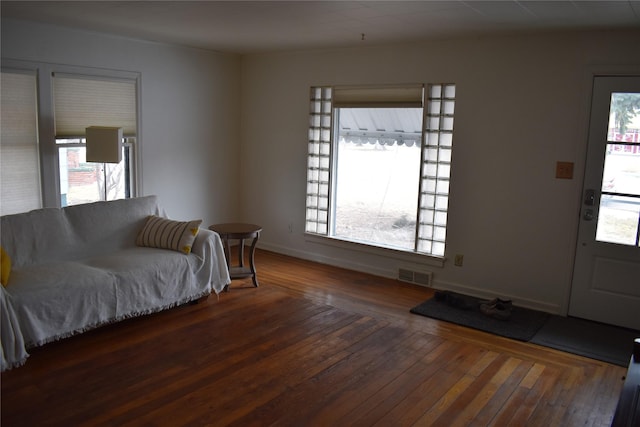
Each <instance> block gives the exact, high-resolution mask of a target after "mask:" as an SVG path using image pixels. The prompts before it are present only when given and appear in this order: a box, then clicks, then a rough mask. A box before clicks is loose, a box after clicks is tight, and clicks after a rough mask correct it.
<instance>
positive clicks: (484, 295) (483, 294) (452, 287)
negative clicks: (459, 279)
mask: <svg viewBox="0 0 640 427" xmlns="http://www.w3.org/2000/svg"><path fill="white" fill-rule="evenodd" d="M258 248H260V249H264V250H267V251H271V252H276V253H279V254H283V255H288V256H292V257H294V258H300V259H304V260H307V261H313V262H318V263H321V264H328V265H332V266H334V267H341V268H345V269H348V270H354V271H359V272H362V273H367V274H372V275H374V276H380V277H385V278H388V279H397V278H398V277H397V271H395V270H394V271H389V270H387V269H382V268H378V269H376V268H372V267H371V266H370V265H365V264H360V263H355V262H350V261H349V260H348V259H344V258H333V257H328V256H320V255H318V254H315V253H311V252H306V251H298V250H293V249H291V248H288V247H286V246H281V245H274V244H270V243H262V242H260V241H258ZM433 288H434V289H439V290H447V291H453V292H458V293H461V294H465V295H470V296H474V297H476V298H481V299H487V300H491V299H493V298H496V297H499V298H502V299H510V300H513V303H514V304H515V305H517V306H518V307H524V308H529V309H532V310H539V311H545V312H547V313H552V314H560V315H562V308H561V307H560V305H558V304H550V303H547V302H543V301H538V300H533V299H528V298H521V297H519V296H517V295H505V294H501V295H496V294H495V293H494V292H492V291H491V290H490V289H482V288H476V287H473V286H466V285H463V284H460V283H454V282H448V281H443V280H438V278H437V275H436V276H435V277H434V282H433Z"/></svg>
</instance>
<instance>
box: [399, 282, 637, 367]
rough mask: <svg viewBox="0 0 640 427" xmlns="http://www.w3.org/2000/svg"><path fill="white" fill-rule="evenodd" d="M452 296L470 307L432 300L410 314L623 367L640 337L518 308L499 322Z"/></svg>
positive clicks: (473, 302)
mask: <svg viewBox="0 0 640 427" xmlns="http://www.w3.org/2000/svg"><path fill="white" fill-rule="evenodd" d="M455 295H456V296H458V297H460V298H462V299H463V300H464V302H465V304H464V305H465V306H467V307H471V308H469V309H466V310H465V309H462V308H460V306H455V305H452V304H448V303H447V302H446V301H437V300H436V299H435V298H431V299H428V300H427V301H425V302H423V303H422V304H419V305H417V306H416V307H413V308H412V309H411V313H414V314H419V315H422V316H426V317H431V318H433V319H438V320H444V321H447V322H451V323H455V324H457V325H461V326H466V327H469V328H473V329H478V330H481V331H484V332H489V333H492V334H495V335H499V336H502V337H506V338H511V339H515V340H518V341H524V342H530V343H533V344H538V345H541V346H544V347H549V348H553V349H556V350H561V351H565V352H568V353H572V354H577V355H580V356H584V357H588V358H591V359H596V360H601V361H603V362H607V363H612V364H614V365H618V366H623V367H626V366H627V365H628V364H629V358H630V357H631V353H632V350H633V340H634V339H635V338H640V331H635V330H631V329H626V328H620V327H617V326H612V325H606V324H602V323H598V322H593V321H589V320H584V319H577V318H574V317H563V316H557V315H552V314H549V313H546V312H542V311H537V310H530V309H527V308H522V307H517V306H514V307H513V308H512V311H511V317H510V318H509V319H508V320H498V319H494V318H491V317H489V316H486V315H485V314H483V313H482V312H481V311H480V304H481V303H482V302H485V301H484V300H481V299H478V298H474V297H470V296H466V295H461V294H455Z"/></svg>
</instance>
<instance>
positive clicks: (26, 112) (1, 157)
mask: <svg viewBox="0 0 640 427" xmlns="http://www.w3.org/2000/svg"><path fill="white" fill-rule="evenodd" d="M0 87H1V99H2V105H1V114H2V115H1V120H2V126H0V129H1V134H0V165H1V169H0V181H1V186H0V188H1V203H0V214H2V215H7V214H13V213H19V212H25V211H29V210H32V209H38V208H41V207H42V194H41V190H40V162H39V157H38V132H37V130H38V123H37V101H36V99H37V89H36V75H35V73H23V72H12V71H2V73H1V80H0Z"/></svg>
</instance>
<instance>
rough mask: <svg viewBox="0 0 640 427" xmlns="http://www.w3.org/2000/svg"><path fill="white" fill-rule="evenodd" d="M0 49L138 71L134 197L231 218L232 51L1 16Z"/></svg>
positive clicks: (190, 214) (235, 76)
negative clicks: (136, 190)
mask: <svg viewBox="0 0 640 427" xmlns="http://www.w3.org/2000/svg"><path fill="white" fill-rule="evenodd" d="M1 53H2V58H3V59H5V58H11V59H17V60H27V61H37V62H47V63H55V64H64V65H74V66H83V67H98V68H107V69H116V70H125V71H134V72H140V73H141V75H142V77H141V84H142V87H141V100H140V102H141V111H142V116H141V118H140V123H141V128H140V132H139V134H140V138H139V142H140V146H141V160H142V168H141V169H142V173H141V177H140V178H141V184H142V185H141V188H142V193H141V195H148V194H157V195H158V196H159V197H160V201H161V203H162V205H163V207H164V208H165V209H166V211H167V213H168V214H169V215H170V216H171V217H172V218H176V219H185V220H186V219H196V218H202V219H203V225H205V226H206V225H208V224H211V223H214V222H222V221H229V220H232V219H234V218H237V217H238V215H239V200H238V194H239V188H238V185H237V182H238V174H239V171H238V165H239V164H238V159H239V156H238V147H239V143H238V142H239V118H238V115H239V93H240V92H239V90H240V87H239V74H240V72H239V71H240V59H239V57H238V56H233V55H223V54H218V53H214V52H209V51H205V50H198V49H189V48H184V47H178V46H169V45H164V44H158V43H148V42H142V41H136V40H132V39H127V38H121V37H110V36H105V35H100V34H95V33H89V32H81V31H75V30H72V29H65V28H62V27H54V26H49V25H41V24H36V23H29V22H23V21H12V20H5V19H3V20H2V51H1Z"/></svg>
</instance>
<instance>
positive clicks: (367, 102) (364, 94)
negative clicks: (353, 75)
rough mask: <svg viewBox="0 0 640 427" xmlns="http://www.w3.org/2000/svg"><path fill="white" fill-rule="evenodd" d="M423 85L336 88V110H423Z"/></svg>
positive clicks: (334, 93) (334, 97)
mask: <svg viewBox="0 0 640 427" xmlns="http://www.w3.org/2000/svg"><path fill="white" fill-rule="evenodd" d="M422 88H423V86H422V85H411V86H387V87H384V86H378V87H347V86H343V87H336V88H334V89H333V107H334V108H345V107H347V108H376V107H380V108H422V98H423V96H422Z"/></svg>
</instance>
